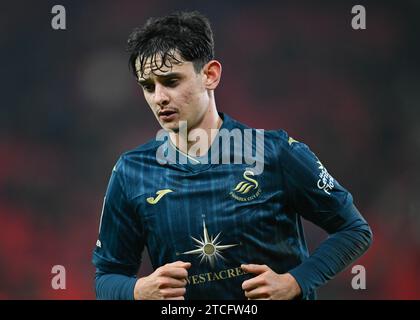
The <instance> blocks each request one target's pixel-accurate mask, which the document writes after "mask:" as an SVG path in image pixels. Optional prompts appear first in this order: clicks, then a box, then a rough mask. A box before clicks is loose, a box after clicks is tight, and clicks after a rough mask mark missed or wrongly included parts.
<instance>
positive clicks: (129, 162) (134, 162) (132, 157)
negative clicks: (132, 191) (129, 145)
mask: <svg viewBox="0 0 420 320" xmlns="http://www.w3.org/2000/svg"><path fill="white" fill-rule="evenodd" d="M163 143H164V141H159V140H157V139H151V140H149V141H148V142H146V143H144V144H142V145H139V146H137V147H135V148H133V149H130V150H127V151H125V152H124V153H122V154H121V155H120V156H119V158H118V160H117V162H116V164H115V166H114V168H113V171H114V172H116V173H118V174H119V175H121V176H124V175H125V174H127V172H130V171H132V170H136V169H139V168H140V167H142V166H145V165H147V164H148V163H151V162H155V161H156V152H157V149H158V148H159V147H160V146H161V145H162V144H163Z"/></svg>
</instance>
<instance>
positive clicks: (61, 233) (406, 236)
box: [0, 0, 420, 299]
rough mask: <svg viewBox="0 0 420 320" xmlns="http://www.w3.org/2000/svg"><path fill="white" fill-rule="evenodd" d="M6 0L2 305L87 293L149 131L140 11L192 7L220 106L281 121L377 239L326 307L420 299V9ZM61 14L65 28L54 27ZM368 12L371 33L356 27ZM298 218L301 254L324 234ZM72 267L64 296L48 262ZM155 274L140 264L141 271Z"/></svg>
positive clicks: (251, 119)
mask: <svg viewBox="0 0 420 320" xmlns="http://www.w3.org/2000/svg"><path fill="white" fill-rule="evenodd" d="M197 3H198V2H196V1H192V0H191V1H171V2H169V1H168V2H164V1H161V0H154V1H143V0H139V1H128V0H125V1H118V2H117V1H78V2H77V3H76V2H75V1H57V2H51V1H43V2H32V1H21V0H16V1H9V2H8V4H7V5H3V6H2V9H1V10H0V17H1V19H0V43H1V51H0V57H1V59H0V64H1V77H0V82H1V86H0V88H1V108H0V133H1V134H0V299H94V289H93V288H94V287H93V275H94V268H93V266H92V264H91V254H92V250H93V248H94V245H95V242H96V237H97V230H98V221H99V216H100V211H101V205H102V198H103V194H104V192H105V188H106V185H107V181H108V178H109V175H110V172H111V169H112V167H113V165H114V162H115V161H116V159H117V158H118V156H119V154H120V153H121V152H123V151H125V150H127V149H130V148H133V147H135V146H137V145H139V144H142V143H144V142H145V141H147V140H148V139H150V138H152V137H153V136H154V135H155V133H156V131H157V129H158V126H157V124H156V123H155V120H154V118H153V116H152V114H151V113H150V112H149V110H148V108H147V106H146V103H145V102H144V99H143V97H142V93H141V92H140V90H139V88H138V87H137V86H136V84H135V82H134V80H133V78H132V76H131V74H130V73H129V72H128V68H127V54H126V53H125V51H124V50H125V42H126V38H127V36H128V34H129V33H130V31H131V30H132V28H134V27H136V26H139V25H141V24H142V23H143V22H144V21H145V19H146V18H147V17H149V16H159V15H162V14H167V13H169V12H172V11H174V10H181V9H189V10H190V9H198V10H200V11H201V12H203V13H204V14H206V15H207V16H208V17H209V18H210V20H211V22H212V25H213V28H214V32H215V40H216V56H217V58H218V59H219V60H221V62H222V63H223V75H222V83H221V85H220V87H219V89H218V90H217V92H216V99H217V105H218V108H219V109H220V110H221V111H224V112H227V113H228V114H230V115H231V116H233V117H235V118H236V119H238V120H240V121H242V122H245V123H247V124H249V125H251V126H254V127H257V128H265V129H275V128H283V129H285V130H287V131H288V132H289V133H290V135H291V136H293V137H294V138H295V139H297V140H301V141H303V142H305V143H307V144H308V145H309V146H310V147H311V148H312V150H313V151H314V152H315V153H317V155H318V156H319V157H320V159H321V160H322V161H323V163H324V165H326V167H327V168H328V170H329V171H330V173H332V174H333V176H334V177H335V178H336V179H337V180H339V181H340V182H341V183H342V184H343V185H344V186H345V187H347V188H348V189H349V190H350V191H351V192H352V194H353V196H354V198H355V201H356V204H357V206H358V207H359V208H360V210H361V212H362V213H363V214H364V216H365V217H366V218H367V220H368V221H369V223H370V225H371V226H372V228H373V232H374V242H373V246H372V247H371V249H370V250H369V251H368V253H367V254H365V255H364V256H363V257H362V258H361V259H360V260H358V261H357V262H356V264H362V265H363V266H365V268H366V271H367V290H364V291H361V290H359V291H355V290H353V289H352V288H351V285H350V282H351V278H352V276H353V275H352V274H351V268H348V269H346V270H345V271H344V272H343V273H341V274H340V275H339V276H338V277H337V278H336V279H334V280H333V281H331V282H330V283H329V284H328V285H327V286H325V287H322V288H321V289H320V290H319V297H320V299H419V298H420V289H419V286H418V284H419V283H420V281H419V275H418V270H420V256H419V252H420V250H419V249H420V232H419V230H420V216H419V211H420V197H419V194H420V188H419V186H420V185H419V180H420V171H419V169H418V163H419V160H420V159H419V158H420V157H419V147H420V122H419V114H420V108H419V107H420V106H419V102H420V90H419V89H420V79H419V64H420V60H419V59H418V57H419V56H420V52H419V51H420V50H419V49H420V45H419V41H418V35H419V25H420V20H419V19H418V13H419V12H420V5H419V2H418V1H401V2H391V1H381V2H376V1H369V3H367V2H364V1H362V2H359V1H353V2H352V1H340V4H337V3H334V2H332V1H331V2H325V1H323V2H322V3H323V4H322V5H321V4H320V3H321V2H320V1H318V3H317V4H315V3H313V1H299V2H298V3H297V2H295V1H282V2H280V1H272V2H269V1H243V0H242V1H202V2H200V4H197ZM54 4H61V5H64V6H65V8H66V10H67V12H66V13H67V30H65V31H55V30H53V29H52V28H51V19H52V17H53V15H52V14H51V8H52V6H53V5H54ZM356 4H364V5H365V7H366V10H367V30H363V31H355V30H353V29H352V28H351V18H352V15H351V8H352V6H353V5H356ZM305 225H306V231H307V240H308V242H309V244H310V248H311V250H313V249H314V248H315V246H316V245H317V244H318V243H319V242H320V241H321V240H322V239H323V238H324V237H325V235H326V234H325V233H324V232H323V231H322V230H319V229H318V228H316V227H314V226H312V225H310V224H305ZM53 265H63V266H64V267H65V268H66V275H67V281H66V286H67V289H66V290H57V291H56V290H53V289H52V288H51V279H52V276H53V275H52V274H51V268H52V266H53ZM148 272H150V265H149V263H148V260H147V258H146V261H145V263H144V264H143V266H142V268H141V274H146V273H148Z"/></svg>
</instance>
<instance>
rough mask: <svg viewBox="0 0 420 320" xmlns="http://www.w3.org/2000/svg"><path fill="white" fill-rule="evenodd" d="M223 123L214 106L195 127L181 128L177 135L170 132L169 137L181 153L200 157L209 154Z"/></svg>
mask: <svg viewBox="0 0 420 320" xmlns="http://www.w3.org/2000/svg"><path fill="white" fill-rule="evenodd" d="M222 122H223V121H222V119H221V118H220V117H219V114H218V113H217V110H216V106H215V105H213V106H212V107H209V108H208V110H207V111H206V113H205V114H204V116H203V117H202V119H201V120H200V121H199V123H197V124H196V125H195V126H194V127H191V128H180V130H179V131H178V132H176V133H175V132H170V133H169V137H170V139H171V142H172V143H173V144H174V145H175V146H176V147H177V148H178V149H179V150H180V151H181V152H183V153H186V154H188V155H191V156H192V157H200V156H203V155H204V154H206V153H207V152H208V150H209V148H210V146H211V144H212V143H213V140H214V139H215V137H216V135H217V133H218V130H219V128H220V127H221V125H222Z"/></svg>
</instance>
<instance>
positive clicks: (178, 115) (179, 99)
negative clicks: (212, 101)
mask: <svg viewBox="0 0 420 320" xmlns="http://www.w3.org/2000/svg"><path fill="white" fill-rule="evenodd" d="M177 59H179V60H181V61H182V62H181V63H176V62H173V63H172V65H171V66H163V67H162V68H161V69H159V70H154V71H153V72H151V69H152V67H154V66H156V65H158V66H160V65H161V60H160V59H156V60H157V61H156V63H155V62H154V61H153V62H152V65H151V61H150V59H148V60H147V61H146V64H145V67H144V72H143V77H142V78H139V79H138V82H139V83H140V85H141V86H142V88H143V93H144V97H145V99H146V101H147V103H148V105H149V106H150V108H151V110H152V112H153V114H154V115H155V117H156V119H157V120H158V122H159V124H160V125H161V126H162V128H163V129H165V130H168V131H173V132H178V131H179V129H180V121H186V125H187V128H188V129H191V128H195V127H197V126H199V124H200V122H201V121H202V119H203V117H204V116H205V113H206V111H207V109H208V106H209V95H208V92H207V89H206V88H205V85H204V75H203V72H202V71H201V72H200V73H196V71H195V70H194V66H193V64H192V62H189V61H183V60H182V59H181V58H180V57H179V56H178V57H177ZM137 62H138V61H137ZM137 68H138V64H137Z"/></svg>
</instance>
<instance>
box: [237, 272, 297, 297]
mask: <svg viewBox="0 0 420 320" xmlns="http://www.w3.org/2000/svg"><path fill="white" fill-rule="evenodd" d="M241 268H242V270H244V271H245V272H247V273H253V274H256V276H255V277H254V278H252V279H249V280H246V281H244V282H243V283H242V289H243V290H244V291H245V296H246V297H247V298H248V299H266V300H291V299H293V298H296V297H297V296H299V295H300V293H301V289H300V287H299V284H298V283H297V281H296V280H295V278H294V277H293V276H292V275H291V274H290V273H284V274H278V273H275V272H274V271H273V270H271V269H270V268H269V267H267V266H266V265H260V264H243V265H241Z"/></svg>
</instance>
